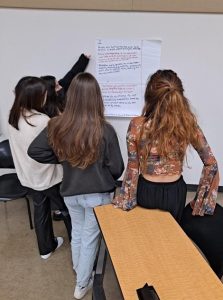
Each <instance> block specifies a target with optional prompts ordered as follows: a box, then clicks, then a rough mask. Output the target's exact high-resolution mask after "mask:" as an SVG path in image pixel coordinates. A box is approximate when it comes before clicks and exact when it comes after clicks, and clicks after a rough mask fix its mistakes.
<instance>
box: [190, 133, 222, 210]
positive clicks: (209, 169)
mask: <svg viewBox="0 0 223 300" xmlns="http://www.w3.org/2000/svg"><path fill="white" fill-rule="evenodd" d="M198 134H199V139H200V142H201V147H200V148H199V149H197V148H196V147H195V146H194V148H195V150H196V151H197V153H198V154H199V156H200V158H201V160H202V162H203V164H204V166H203V170H202V173H201V178H200V182H199V185H198V189H197V193H196V195H195V198H194V200H193V201H192V202H191V207H192V208H193V212H192V214H193V215H199V216H203V215H204V214H208V215H212V214H213V213H214V209H215V205H216V199H217V191H218V185H219V172H218V165H217V161H216V159H215V157H214V155H213V153H212V151H211V148H210V146H209V145H208V142H207V140H206V138H205V136H204V134H203V132H202V130H201V129H200V128H198Z"/></svg>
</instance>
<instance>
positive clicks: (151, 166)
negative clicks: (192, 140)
mask: <svg viewBox="0 0 223 300" xmlns="http://www.w3.org/2000/svg"><path fill="white" fill-rule="evenodd" d="M148 122H149V121H148ZM143 124H144V117H136V118H133V119H132V120H131V122H130V124H129V128H128V132H127V137H126V140H127V148H128V165H127V169H126V172H125V176H124V179H123V183H122V187H121V189H120V193H119V194H118V195H117V196H116V197H115V198H114V200H113V203H114V204H115V205H116V206H117V207H120V208H122V209H123V210H130V209H132V208H133V207H134V206H136V204H137V199H136V190H137V183H138V177H139V174H140V173H141V169H140V165H142V158H141V156H140V155H138V147H137V141H138V138H139V136H140V132H141V129H142V126H143ZM198 135H199V137H200V141H201V145H202V147H201V148H200V149H199V150H198V149H196V147H195V146H193V145H192V146H193V147H194V148H195V150H196V151H197V152H198V154H199V156H200V158H201V160H202V162H203V164H204V166H203V170H202V173H201V178H200V182H199V185H198V189H197V193H196V195H195V198H194V200H193V201H192V202H191V206H192V208H193V212H192V214H193V215H200V216H203V215H204V214H209V215H211V214H213V213H214V209H215V205H216V198H217V190H218V185H219V173H218V165H217V161H216V159H215V157H214V155H213V153H212V151H211V149H210V147H209V145H208V143H207V140H206V138H205V136H204V134H203V132H202V130H201V129H200V128H199V127H198ZM142 140H143V137H142ZM182 171H183V161H182V160H180V159H179V156H178V153H177V152H176V150H175V151H173V152H172V153H169V155H168V157H167V158H166V157H165V158H163V157H160V156H159V154H158V153H157V152H156V148H155V147H152V148H151V151H150V155H149V157H148V159H147V163H146V171H144V174H149V175H174V174H179V175H180V174H181V173H182Z"/></svg>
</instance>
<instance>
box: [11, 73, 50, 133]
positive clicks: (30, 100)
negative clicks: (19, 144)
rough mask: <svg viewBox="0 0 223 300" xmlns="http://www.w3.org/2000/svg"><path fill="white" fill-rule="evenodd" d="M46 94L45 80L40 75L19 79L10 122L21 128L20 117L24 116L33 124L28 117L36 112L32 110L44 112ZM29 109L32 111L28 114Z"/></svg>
mask: <svg viewBox="0 0 223 300" xmlns="http://www.w3.org/2000/svg"><path fill="white" fill-rule="evenodd" d="M45 96H46V86H45V84H44V81H43V80H42V79H40V78H38V77H33V76H26V77H23V78H21V79H20V80H19V82H18V83H17V85H16V87H15V100H14V103H13V105H12V108H11V110H10V114H9V121H8V122H9V124H10V125H12V126H13V127H14V128H16V129H17V130H19V125H18V124H19V119H20V117H21V116H22V117H23V118H24V119H25V121H26V122H27V123H28V124H29V125H30V126H33V125H32V124H31V123H30V122H29V120H28V118H29V117H30V116H31V115H33V114H35V113H33V112H32V110H36V111H38V112H43V105H44V100H45ZM27 111H28V112H32V113H31V115H29V116H27Z"/></svg>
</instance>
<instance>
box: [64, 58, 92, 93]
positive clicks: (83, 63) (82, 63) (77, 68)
mask: <svg viewBox="0 0 223 300" xmlns="http://www.w3.org/2000/svg"><path fill="white" fill-rule="evenodd" d="M88 62H89V57H88V56H86V55H85V54H83V53H82V54H81V56H80V57H79V59H78V61H77V62H76V63H75V64H74V65H73V67H72V68H71V69H70V71H69V72H68V73H67V74H66V75H65V76H64V77H63V78H62V79H60V80H59V84H60V85H61V86H62V87H63V89H64V91H65V93H66V92H67V90H68V88H69V86H70V83H71V81H72V79H73V78H74V77H75V76H76V75H77V74H78V73H80V72H84V70H85V69H86V67H87V65H88Z"/></svg>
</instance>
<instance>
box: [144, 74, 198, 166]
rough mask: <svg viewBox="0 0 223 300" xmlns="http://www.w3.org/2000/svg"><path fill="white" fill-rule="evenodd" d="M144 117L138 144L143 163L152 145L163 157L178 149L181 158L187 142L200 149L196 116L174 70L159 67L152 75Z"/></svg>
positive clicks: (146, 92)
mask: <svg viewBox="0 0 223 300" xmlns="http://www.w3.org/2000/svg"><path fill="white" fill-rule="evenodd" d="M142 116H143V117H144V119H145V122H144V125H143V127H142V130H141V135H140V138H139V141H138V142H139V143H138V145H139V147H141V149H139V151H140V154H141V155H142V158H143V161H144V162H146V160H147V158H148V155H149V153H150V151H151V148H152V147H153V146H155V147H156V149H157V153H158V154H159V155H160V156H162V157H168V154H169V153H170V152H172V153H173V152H175V153H177V154H178V157H179V159H181V160H183V159H184V156H185V152H186V148H187V146H188V145H190V144H193V146H195V147H197V148H198V149H199V147H200V140H199V137H198V124H197V119H196V117H195V115H194V114H193V112H192V111H191V108H190V104H189V102H188V100H187V99H186V97H185V96H184V89H183V85H182V82H181V80H180V79H179V77H178V76H177V74H176V73H175V72H173V71H172V70H158V71H157V72H156V73H154V74H153V75H152V76H151V78H150V80H149V81H148V84H147V87H146V90H145V105H144V108H143V111H142ZM140 145H141V146H140ZM142 145H143V146H142Z"/></svg>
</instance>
